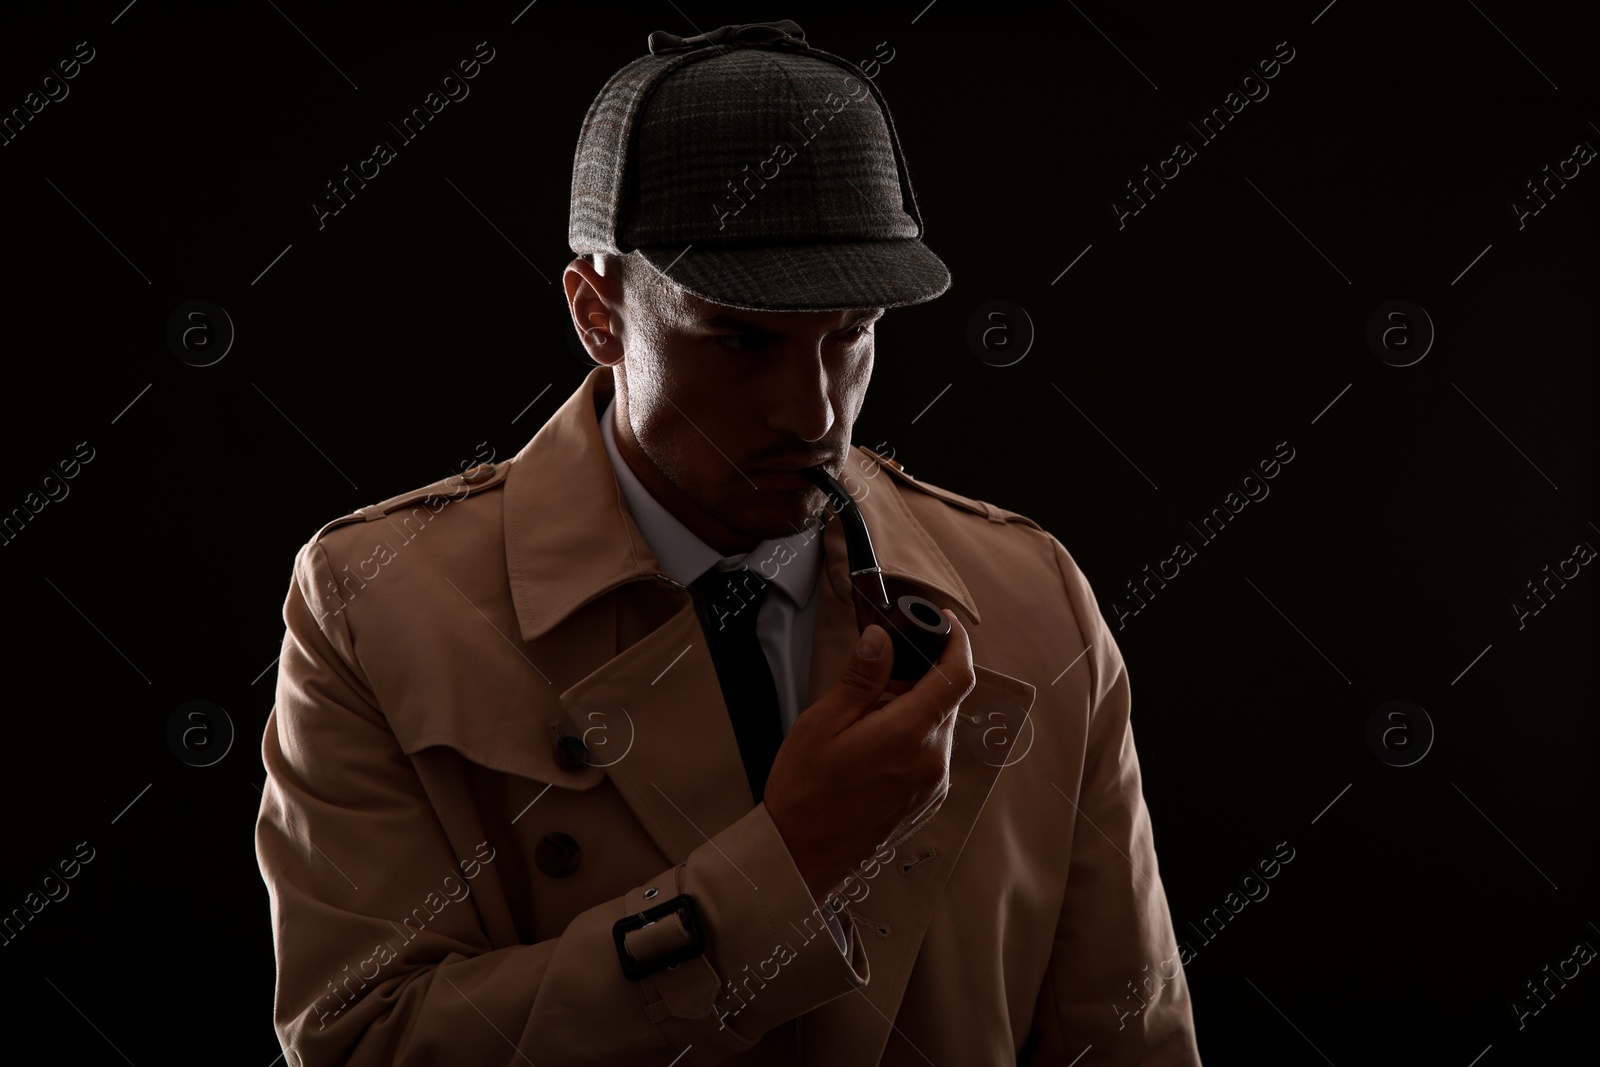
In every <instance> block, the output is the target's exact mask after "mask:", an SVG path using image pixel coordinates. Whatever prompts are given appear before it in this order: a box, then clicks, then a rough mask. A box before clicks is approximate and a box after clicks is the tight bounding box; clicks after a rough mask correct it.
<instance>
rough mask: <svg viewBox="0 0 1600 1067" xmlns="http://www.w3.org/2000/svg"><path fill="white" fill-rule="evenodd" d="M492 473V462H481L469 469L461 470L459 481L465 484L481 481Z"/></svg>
mask: <svg viewBox="0 0 1600 1067" xmlns="http://www.w3.org/2000/svg"><path fill="white" fill-rule="evenodd" d="M493 473H494V464H492V463H482V464H479V465H478V466H476V467H473V468H472V469H471V470H469V471H463V472H462V474H461V481H462V482H463V483H464V484H466V485H471V484H472V483H473V482H481V481H483V480H484V479H485V478H487V477H489V475H491V474H493Z"/></svg>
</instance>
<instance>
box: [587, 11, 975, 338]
mask: <svg viewBox="0 0 1600 1067" xmlns="http://www.w3.org/2000/svg"><path fill="white" fill-rule="evenodd" d="M649 43H650V47H651V49H652V54H651V55H648V56H641V57H640V58H638V59H636V60H634V61H632V62H630V63H628V64H627V65H626V66H624V67H623V68H622V69H621V70H619V71H618V72H617V73H616V74H614V75H613V76H612V77H611V79H610V80H609V81H608V82H607V83H606V85H605V87H604V88H603V89H601V91H600V94H599V95H598V96H597V97H596V98H595V100H594V102H593V103H592V104H591V105H590V107H589V111H588V114H587V115H586V116H585V118H584V123H583V129H582V132H581V133H580V134H579V138H578V148H577V152H576V155H575V158H574V165H573V173H572V204H571V216H570V219H569V226H568V238H569V243H570V244H571V247H572V251H573V252H574V253H577V254H579V255H583V254H586V253H590V252H600V251H604V252H613V253H627V252H632V251H634V250H635V249H637V250H638V254H639V256H640V257H641V258H643V259H644V260H645V261H646V262H648V263H649V264H650V265H651V266H652V267H654V268H655V269H656V270H657V271H659V272H660V273H661V274H662V275H664V276H665V277H666V278H667V279H668V280H669V281H670V282H672V283H673V284H675V285H677V286H680V287H681V288H683V289H686V290H688V291H689V292H691V293H693V294H695V295H696V296H700V297H702V298H704V299H706V300H710V301H712V302H714V303H718V304H723V305H728V306H731V307H738V308H749V309H756V310H768V311H831V310H839V309H847V308H868V307H899V306H903V305H907V304H918V303H922V302H924V301H927V300H932V299H933V298H934V297H937V296H939V295H940V294H941V293H943V292H944V291H945V290H946V289H948V288H949V286H950V272H949V270H948V269H947V268H946V267H945V265H944V263H943V262H942V261H941V260H940V259H939V257H938V256H936V255H934V254H933V252H931V251H930V250H929V249H928V248H927V247H926V246H925V245H923V244H922V242H921V240H920V237H921V236H922V232H923V227H922V219H921V215H920V214H919V212H918V211H917V206H916V198H915V196H914V194H913V193H912V190H911V181H910V177H909V175H908V174H907V173H906V168H905V163H904V159H903V157H902V154H901V152H900V146H899V141H898V139H897V138H896V136H895V132H894V126H893V123H892V121H891V120H890V118H889V111H888V107H887V106H886V105H885V104H884V103H883V100H882V97H881V95H880V94H879V93H878V90H877V87H876V86H875V85H873V83H872V79H870V78H868V77H867V76H866V75H865V74H864V73H863V72H862V71H861V70H860V68H858V67H856V66H855V65H854V64H852V63H850V62H848V61H846V60H844V59H841V58H839V57H838V56H835V55H831V54H830V53H827V52H823V51H820V50H818V49H815V48H811V47H810V46H809V45H808V44H807V43H806V41H805V39H804V31H803V30H801V29H800V27H799V26H798V25H796V24H795V23H794V22H792V21H790V20H787V19H786V20H783V21H781V22H776V23H749V24H744V25H737V26H724V27H721V28H719V29H717V30H715V31H713V32H711V33H709V34H705V35H703V36H700V37H691V38H678V37H675V36H673V35H671V34H668V33H665V32H664V31H657V32H656V33H653V34H651V35H650V38H649Z"/></svg>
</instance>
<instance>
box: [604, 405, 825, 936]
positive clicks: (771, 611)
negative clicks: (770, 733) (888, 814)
mask: <svg viewBox="0 0 1600 1067" xmlns="http://www.w3.org/2000/svg"><path fill="white" fill-rule="evenodd" d="M616 406H617V401H616V397H615V396H613V397H612V398H611V401H610V403H608V404H607V405H606V409H605V411H604V412H602V413H601V415H600V436H601V438H602V439H603V440H604V441H605V445H606V455H608V456H610V457H611V467H612V469H613V470H614V471H615V472H616V475H617V484H618V485H619V486H621V488H622V495H623V498H624V499H625V500H627V502H628V511H629V512H630V513H631V514H632V515H633V521H634V522H635V523H636V524H638V527H639V532H640V533H641V534H642V535H643V536H644V539H645V543H647V544H648V545H649V546H650V548H651V550H652V551H653V552H655V554H656V556H657V558H659V559H660V560H661V569H662V570H663V571H664V572H666V574H667V575H669V576H670V577H671V578H672V579H673V580H674V581H676V582H678V583H680V584H682V585H684V586H688V585H689V584H691V583H692V582H694V581H695V580H696V579H697V578H699V577H700V576H701V575H702V574H704V573H705V572H706V571H708V570H710V569H711V568H713V567H715V568H717V569H718V570H737V569H739V568H740V567H742V566H746V565H748V566H749V567H750V569H751V570H752V571H754V572H755V573H757V574H759V575H761V577H763V578H765V579H767V580H768V581H769V582H771V583H772V589H769V590H768V591H767V595H766V596H764V597H762V599H761V610H760V611H759V612H757V614H756V637H757V638H758V639H759V640H760V642H761V649H762V651H763V652H765V653H766V655H767V665H768V667H770V668H771V670H772V680H773V683H774V684H775V685H776V687H777V690H778V717H779V720H780V723H781V728H782V731H783V733H784V734H785V735H787V734H788V733H789V728H790V727H792V726H793V725H794V722H795V720H796V719H798V718H799V717H800V713H801V712H802V711H804V710H805V709H806V708H807V707H809V706H810V695H811V694H810V692H809V689H810V683H809V679H810V668H811V632H812V625H813V623H814V622H815V620H816V615H817V601H816V592H817V587H818V581H819V579H820V578H821V575H822V542H821V540H820V539H819V538H818V536H817V535H818V534H819V533H820V532H821V524H820V522H819V521H818V519H816V518H812V519H811V520H810V521H809V522H807V523H806V525H805V526H804V527H803V528H802V529H801V532H800V533H798V534H794V535H792V536H790V537H784V538H777V539H770V540H766V541H762V542H761V543H760V544H758V545H756V547H755V548H753V549H751V550H750V551H749V552H744V553H740V554H738V555H734V556H724V555H722V554H721V553H719V552H718V551H717V550H716V549H714V548H712V547H711V546H710V545H708V544H706V543H705V542H704V541H702V540H701V539H700V538H699V537H697V536H696V535H695V534H693V533H691V532H690V531H689V528H688V527H686V526H684V525H683V523H681V522H679V521H678V520H677V518H676V517H674V516H673V514H672V513H671V512H670V511H668V510H667V509H666V508H665V507H663V506H662V505H661V502H660V501H658V500H657V499H656V498H655V497H654V496H652V495H651V494H650V491H649V490H648V489H646V488H645V487H644V484H643V483H641V482H640V481H639V478H638V476H637V475H635V474H634V473H633V469H632V468H631V467H629V466H628V463H627V461H626V460H624V459H623V458H622V453H621V452H619V451H618V450H617V441H616V431H615V427H614V424H613V420H614V419H615V418H616V416H615V414H614V410H615V408H616ZM775 594H781V595H775ZM822 914H823V917H824V918H825V919H826V920H827V922H828V928H829V929H831V930H832V931H833V937H834V940H835V941H836V942H837V943H838V945H839V951H840V952H843V951H845V935H844V930H843V928H842V927H841V926H840V925H839V920H838V918H837V917H835V916H834V914H833V912H832V911H831V910H830V909H828V908H823V909H822Z"/></svg>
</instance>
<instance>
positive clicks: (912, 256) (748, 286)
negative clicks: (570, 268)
mask: <svg viewBox="0 0 1600 1067" xmlns="http://www.w3.org/2000/svg"><path fill="white" fill-rule="evenodd" d="M638 253H639V256H640V257H641V258H643V259H644V260H645V261H646V262H647V263H649V264H650V265H651V266H652V267H654V268H655V269H656V271H657V272H658V273H660V274H661V275H663V276H664V277H665V278H666V279H667V280H668V281H670V282H671V283H672V284H673V285H676V286H678V287H679V288H681V289H685V290H687V291H689V292H690V293H693V294H694V295H695V296H698V297H700V298H701V299H704V300H709V301H711V302H712V303H715V304H722V305H724V306H727V307H734V308H742V309H744V310H747V311H846V310H855V309H857V308H891V307H905V306H907V305H911V304H921V303H925V302H927V301H929V300H932V299H934V298H935V297H937V296H939V295H940V294H942V293H944V292H945V290H947V289H949V288H950V270H949V268H948V267H946V266H945V265H944V261H943V260H941V259H940V258H939V257H938V256H936V255H934V254H933V252H932V251H930V250H929V249H928V247H927V246H926V245H924V244H923V243H922V242H921V241H919V240H915V239H906V240H891V241H847V242H830V243H826V244H768V245H758V246H748V247H734V248H704V249H699V248H695V247H694V246H693V245H690V246H689V248H688V249H687V250H684V249H682V248H669V247H656V248H641V249H638Z"/></svg>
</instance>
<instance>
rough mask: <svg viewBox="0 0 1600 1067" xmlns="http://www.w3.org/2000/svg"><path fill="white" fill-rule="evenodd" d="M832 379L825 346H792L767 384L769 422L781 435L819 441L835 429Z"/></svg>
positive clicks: (814, 343)
mask: <svg viewBox="0 0 1600 1067" xmlns="http://www.w3.org/2000/svg"><path fill="white" fill-rule="evenodd" d="M832 393H833V380H832V376H831V374H830V372H829V369H828V366H827V363H826V362H825V361H824V360H823V358H822V346H821V344H820V343H817V342H807V343H803V344H795V345H792V346H789V348H788V350H787V351H786V352H785V353H784V356H783V359H781V360H780V361H779V362H778V369H777V370H776V371H775V372H774V373H773V375H772V378H771V380H770V381H769V382H768V395H767V397H766V400H767V411H768V412H769V413H770V414H769V415H768V419H767V421H768V423H769V425H770V426H771V427H772V429H773V430H774V431H776V432H778V433H779V434H782V435H784V436H788V437H796V438H799V439H800V440H802V441H818V440H821V439H822V438H824V437H826V436H827V435H828V431H830V430H832V429H833V423H834V418H835V413H834V410H833V396H832Z"/></svg>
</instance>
